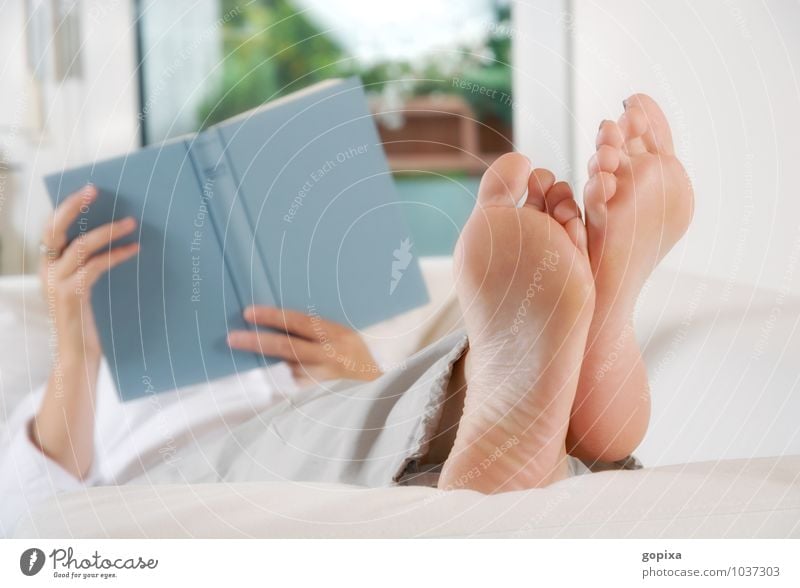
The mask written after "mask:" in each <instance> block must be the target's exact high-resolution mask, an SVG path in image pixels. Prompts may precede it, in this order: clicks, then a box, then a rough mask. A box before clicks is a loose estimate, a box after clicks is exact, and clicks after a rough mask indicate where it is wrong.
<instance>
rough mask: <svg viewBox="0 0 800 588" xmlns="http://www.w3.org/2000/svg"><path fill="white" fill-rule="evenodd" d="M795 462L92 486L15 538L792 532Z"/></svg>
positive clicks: (44, 512)
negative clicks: (426, 479) (548, 476)
mask: <svg viewBox="0 0 800 588" xmlns="http://www.w3.org/2000/svg"><path fill="white" fill-rule="evenodd" d="M799 476H800V457H784V458H774V459H759V460H752V461H747V460H735V461H733V460H729V461H722V462H708V463H697V464H690V465H685V466H670V467H663V468H654V469H646V470H638V471H625V472H621V471H616V472H603V473H599V474H591V475H585V476H577V477H573V478H569V479H567V480H564V481H562V482H559V483H557V484H554V485H552V486H550V487H548V488H545V489H540V490H528V491H524V492H510V493H506V494H499V495H494V496H485V495H482V494H478V493H476V492H471V491H466V490H458V491H453V492H441V491H438V490H434V489H430V488H421V487H406V488H379V489H364V488H355V487H352V486H340V485H326V484H301V483H282V482H281V483H250V484H209V485H205V484H204V485H193V486H174V485H170V486H150V487H146V486H125V487H108V488H94V489H91V490H88V491H86V492H80V493H76V494H72V495H68V496H61V497H58V498H56V499H53V500H51V501H49V502H48V503H46V504H45V505H43V506H42V507H40V508H39V509H37V510H35V511H34V512H33V514H32V515H30V517H29V518H27V519H25V520H23V521H22V522H21V523H20V525H18V527H17V530H16V533H15V536H16V537H18V538H23V537H26V538H32V537H41V538H55V537H73V538H97V537H122V538H144V537H157V538H163V537H263V538H281V537H314V538H324V537H476V536H482V537H487V536H488V537H651V538H652V537H665V538H666V537H694V538H700V537H751V538H755V537H800V483H799V482H800V478H799Z"/></svg>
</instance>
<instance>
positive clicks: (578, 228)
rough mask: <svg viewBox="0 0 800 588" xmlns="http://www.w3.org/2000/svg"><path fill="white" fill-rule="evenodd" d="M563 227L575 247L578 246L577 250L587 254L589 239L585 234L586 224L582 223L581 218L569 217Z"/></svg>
mask: <svg viewBox="0 0 800 588" xmlns="http://www.w3.org/2000/svg"><path fill="white" fill-rule="evenodd" d="M564 229H565V230H566V231H567V235H569V238H570V239H572V242H573V243H574V244H575V247H577V248H578V251H580V252H581V253H583V254H584V255H587V254H588V253H589V245H588V241H589V240H588V238H587V235H586V225H584V224H583V220H581V218H580V217H579V216H576V217H574V218H571V219H570V220H568V221H567V222H566V223H565V224H564Z"/></svg>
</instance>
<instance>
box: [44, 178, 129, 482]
mask: <svg viewBox="0 0 800 588" xmlns="http://www.w3.org/2000/svg"><path fill="white" fill-rule="evenodd" d="M95 198H97V189H96V188H95V187H93V186H87V187H86V188H84V189H83V190H81V191H80V192H76V193H75V194H72V195H71V196H69V197H68V198H67V199H66V200H65V201H64V202H63V203H62V204H61V205H60V206H59V207H58V208H57V209H56V211H55V212H54V213H53V217H52V219H51V220H50V222H49V224H48V226H47V229H46V230H45V232H44V234H43V235H42V246H43V249H44V250H45V251H44V252H43V254H42V263H41V268H40V271H39V275H40V278H41V281H42V289H43V290H44V296H45V299H46V301H47V307H48V310H49V313H50V318H51V320H52V321H53V327H54V328H55V332H56V348H55V358H54V365H53V370H52V372H51V373H50V379H49V380H48V383H47V388H46V390H45V394H44V397H43V398H42V404H41V406H40V407H39V412H38V413H37V414H36V416H35V417H34V419H33V421H32V422H31V424H30V428H29V436H30V439H31V441H32V442H33V443H34V444H35V445H36V446H37V447H39V449H40V450H41V451H42V453H44V454H45V455H47V456H48V457H49V458H50V459H52V460H53V461H54V462H56V463H58V464H59V465H60V466H61V467H63V468H64V469H65V470H67V471H68V472H70V473H72V474H73V475H74V476H75V477H77V478H83V477H85V476H86V474H87V473H88V471H89V469H90V467H91V465H92V459H93V457H94V406H95V387H96V385H97V372H98V369H99V366H100V356H101V349H100V341H99V338H98V336H97V329H96V327H95V324H94V318H93V315H92V309H91V304H90V295H91V291H92V286H93V285H94V283H95V282H96V281H97V279H98V278H99V277H100V276H102V275H103V274H104V273H105V272H107V271H108V270H109V269H111V268H112V267H115V266H117V265H119V264H121V263H123V262H124V261H126V260H128V259H130V258H132V257H133V256H134V255H136V252H137V251H138V250H139V246H138V244H136V243H133V244H131V245H123V246H120V247H114V248H112V249H110V250H109V249H108V247H109V245H110V244H111V243H112V242H113V241H115V240H117V239H119V238H120V237H124V236H125V235H129V234H131V233H132V232H133V230H134V229H135V228H136V221H135V220H134V219H131V218H127V219H123V220H121V221H117V222H115V223H110V224H107V225H103V226H101V227H98V228H96V229H93V230H91V231H88V232H86V233H85V234H82V235H80V236H78V237H77V238H76V239H74V240H73V241H72V242H71V243H69V244H67V231H68V229H69V227H70V226H72V225H73V223H74V222H75V221H76V220H77V219H78V217H79V216H80V215H81V213H82V212H85V211H86V210H87V207H88V206H90V205H91V203H92V202H93V201H94V200H95Z"/></svg>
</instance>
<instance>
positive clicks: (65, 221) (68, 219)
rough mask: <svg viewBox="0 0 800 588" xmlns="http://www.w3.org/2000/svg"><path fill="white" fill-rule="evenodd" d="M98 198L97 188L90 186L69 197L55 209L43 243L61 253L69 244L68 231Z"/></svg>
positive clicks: (43, 236)
mask: <svg viewBox="0 0 800 588" xmlns="http://www.w3.org/2000/svg"><path fill="white" fill-rule="evenodd" d="M95 198H97V188H96V187H94V186H93V185H91V184H89V185H88V186H84V187H83V188H82V189H81V190H78V191H77V192H74V193H72V194H70V195H69V196H67V197H66V198H65V199H64V201H63V202H62V203H61V204H60V205H59V206H58V208H56V209H55V211H54V212H53V216H52V217H51V219H50V222H49V223H48V224H47V227H46V228H45V230H44V233H43V234H42V243H44V244H45V245H46V246H47V247H49V248H50V249H55V250H56V251H60V250H61V249H63V248H64V246H65V245H66V244H67V231H68V230H69V228H70V227H71V226H72V224H73V223H74V222H75V219H77V218H78V215H80V214H81V211H83V212H86V210H87V208H86V207H88V206H89V205H90V204H91V203H92V202H94V200H95Z"/></svg>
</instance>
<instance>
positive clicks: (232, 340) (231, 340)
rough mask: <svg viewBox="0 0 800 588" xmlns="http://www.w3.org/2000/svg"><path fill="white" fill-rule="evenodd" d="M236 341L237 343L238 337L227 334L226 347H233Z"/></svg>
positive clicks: (233, 334) (234, 334)
mask: <svg viewBox="0 0 800 588" xmlns="http://www.w3.org/2000/svg"><path fill="white" fill-rule="evenodd" d="M237 341H239V335H237V334H236V333H229V334H228V345H235V344H236V342H237Z"/></svg>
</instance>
